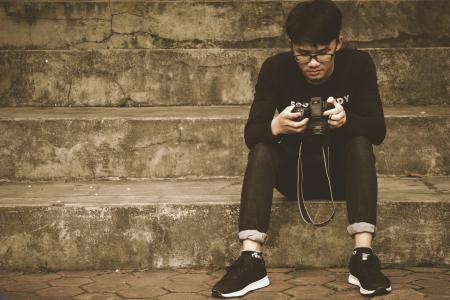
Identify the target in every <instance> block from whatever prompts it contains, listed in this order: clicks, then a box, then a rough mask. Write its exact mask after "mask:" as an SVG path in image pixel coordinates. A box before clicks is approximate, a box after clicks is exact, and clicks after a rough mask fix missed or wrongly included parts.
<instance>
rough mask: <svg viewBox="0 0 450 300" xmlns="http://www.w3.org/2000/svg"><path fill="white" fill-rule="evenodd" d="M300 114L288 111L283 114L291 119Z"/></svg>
mask: <svg viewBox="0 0 450 300" xmlns="http://www.w3.org/2000/svg"><path fill="white" fill-rule="evenodd" d="M301 115H302V113H301V112H295V113H291V112H288V113H286V114H285V115H284V116H285V117H286V118H287V119H289V120H292V119H296V118H298V117H300V116H301Z"/></svg>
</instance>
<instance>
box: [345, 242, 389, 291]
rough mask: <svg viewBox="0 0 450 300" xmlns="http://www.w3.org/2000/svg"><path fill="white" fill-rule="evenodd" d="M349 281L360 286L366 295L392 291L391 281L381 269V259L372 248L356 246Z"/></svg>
mask: <svg viewBox="0 0 450 300" xmlns="http://www.w3.org/2000/svg"><path fill="white" fill-rule="evenodd" d="M349 270H350V274H349V275H348V283H350V284H353V285H357V286H359V292H360V293H361V295H364V296H374V295H383V294H387V293H389V292H391V291H392V288H391V281H390V280H389V279H388V278H387V277H386V276H385V275H384V274H383V273H381V271H380V260H379V259H378V257H377V256H376V255H375V254H373V252H372V249H370V248H356V249H355V250H354V251H353V255H352V256H351V257H350V262H349Z"/></svg>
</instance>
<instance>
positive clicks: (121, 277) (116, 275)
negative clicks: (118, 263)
mask: <svg viewBox="0 0 450 300" xmlns="http://www.w3.org/2000/svg"><path fill="white" fill-rule="evenodd" d="M91 279H92V280H94V281H95V282H121V283H126V282H129V281H134V280H135V279H136V276H135V275H134V274H133V273H121V272H112V273H107V274H102V275H97V276H95V277H91Z"/></svg>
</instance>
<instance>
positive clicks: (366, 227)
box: [347, 222, 376, 236]
mask: <svg viewBox="0 0 450 300" xmlns="http://www.w3.org/2000/svg"><path fill="white" fill-rule="evenodd" d="M375 229H376V228H375V225H373V224H370V223H366V222H358V223H353V224H350V225H348V226H347V232H348V234H350V235H351V236H354V235H355V234H356V233H360V232H370V233H372V234H375Z"/></svg>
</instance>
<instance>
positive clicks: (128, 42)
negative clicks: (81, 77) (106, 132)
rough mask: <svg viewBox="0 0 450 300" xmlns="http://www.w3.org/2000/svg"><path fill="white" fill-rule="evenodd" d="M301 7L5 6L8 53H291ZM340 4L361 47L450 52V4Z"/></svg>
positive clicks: (0, 20) (2, 22) (1, 16)
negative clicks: (291, 27) (287, 30)
mask: <svg viewBox="0 0 450 300" xmlns="http://www.w3.org/2000/svg"><path fill="white" fill-rule="evenodd" d="M297 2H298V1H252V2H246V1H188V2H178V1H145V2H144V1H111V3H109V2H108V1H66V2H46V1H27V3H24V2H19V1H2V6H1V7H0V8H1V9H0V49H24V48H27V49H62V48H64V49H72V48H76V49H101V48H259V47H264V48H265V47H269V48H270V47H285V46H288V44H287V39H286V36H285V34H284V24H285V19H286V17H287V14H288V13H289V11H290V10H291V9H292V7H293V6H294V5H295V4H296V3H297ZM337 5H338V6H339V7H340V8H341V10H342V12H343V20H344V24H343V34H344V35H345V37H346V40H348V41H350V42H351V43H352V44H354V45H360V46H369V47H424V46H425V47H430V46H444V45H447V46H448V43H449V36H450V31H449V28H448V26H447V24H446V19H447V18H446V16H448V15H449V14H450V8H449V6H448V5H447V2H446V0H440V1H425V0H424V1H337ZM419 24H420V25H419ZM49 31H50V32H52V33H54V34H51V35H49V34H46V33H47V32H49Z"/></svg>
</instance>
